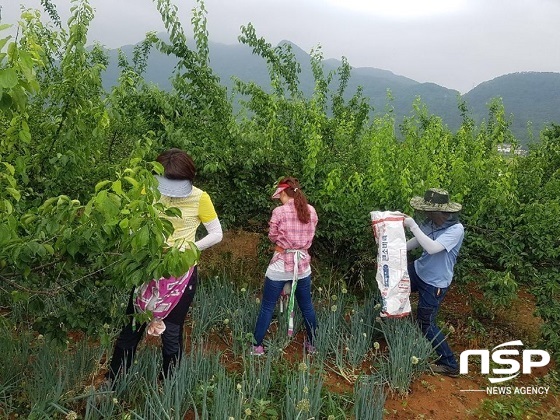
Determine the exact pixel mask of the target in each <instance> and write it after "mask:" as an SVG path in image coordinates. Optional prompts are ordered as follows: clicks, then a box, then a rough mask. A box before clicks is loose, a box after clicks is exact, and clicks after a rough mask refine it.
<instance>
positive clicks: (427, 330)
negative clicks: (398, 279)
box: [408, 263, 459, 369]
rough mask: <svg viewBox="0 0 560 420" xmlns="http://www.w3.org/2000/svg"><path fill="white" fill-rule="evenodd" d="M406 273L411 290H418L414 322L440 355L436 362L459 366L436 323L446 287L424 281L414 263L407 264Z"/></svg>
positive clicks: (454, 366) (455, 367) (454, 367)
mask: <svg viewBox="0 0 560 420" xmlns="http://www.w3.org/2000/svg"><path fill="white" fill-rule="evenodd" d="M408 275H409V277H410V287H411V291H412V292H418V297H419V300H418V311H417V315H416V322H418V325H419V326H420V329H421V330H422V333H424V336H425V337H426V338H427V339H428V340H429V341H430V342H431V343H432V346H433V347H434V349H435V351H436V353H437V354H438V355H439V356H440V357H439V360H438V361H437V363H438V364H442V365H447V366H449V367H451V368H453V369H457V368H459V365H458V364H457V360H456V359H455V356H454V355H453V351H452V350H451V347H449V344H447V340H446V339H445V335H443V333H442V332H441V330H440V329H439V328H438V326H437V325H436V317H437V313H438V310H439V306H440V305H441V302H442V301H443V298H444V297H445V294H446V293H447V290H448V289H449V288H448V287H445V288H439V287H435V286H431V285H429V284H428V283H426V282H424V281H423V280H422V279H421V278H420V277H418V274H417V273H416V270H415V269H414V263H411V264H409V265H408Z"/></svg>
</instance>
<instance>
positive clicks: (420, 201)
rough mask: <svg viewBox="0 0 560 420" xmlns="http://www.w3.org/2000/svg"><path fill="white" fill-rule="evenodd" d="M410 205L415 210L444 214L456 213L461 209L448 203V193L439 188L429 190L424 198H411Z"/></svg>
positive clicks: (455, 204) (450, 202) (456, 204)
mask: <svg viewBox="0 0 560 420" xmlns="http://www.w3.org/2000/svg"><path fill="white" fill-rule="evenodd" d="M410 205H411V206H412V208H414V209H415V210H421V211H443V212H445V213H456V212H458V211H461V209H462V208H463V206H462V205H461V204H459V203H454V202H452V201H449V193H448V192H447V191H446V190H442V189H441V188H430V189H428V190H427V191H426V193H425V194H424V197H413V198H412V199H411V200H410Z"/></svg>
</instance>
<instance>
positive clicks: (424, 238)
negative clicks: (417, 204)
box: [404, 217, 445, 255]
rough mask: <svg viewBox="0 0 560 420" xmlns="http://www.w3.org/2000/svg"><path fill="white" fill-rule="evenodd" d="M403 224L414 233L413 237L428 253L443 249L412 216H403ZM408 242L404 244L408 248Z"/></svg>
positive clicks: (435, 252)
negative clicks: (423, 230)
mask: <svg viewBox="0 0 560 420" xmlns="http://www.w3.org/2000/svg"><path fill="white" fill-rule="evenodd" d="M404 226H405V227H407V228H409V229H410V231H411V232H412V234H413V235H414V238H413V239H416V241H417V242H418V244H419V245H420V246H421V247H422V248H424V251H426V252H427V253H428V254H430V255H432V254H437V253H438V252H441V251H443V250H444V249H445V247H444V246H443V244H441V243H439V242H438V241H435V240H433V239H432V238H430V237H429V236H428V235H426V234H425V233H424V232H422V230H421V229H420V226H418V224H417V223H416V221H415V220H414V219H413V218H412V217H405V219H404ZM411 240H412V239H411ZM408 246H409V245H408V242H407V244H406V249H407V250H408V249H409V248H408Z"/></svg>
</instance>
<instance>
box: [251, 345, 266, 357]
mask: <svg viewBox="0 0 560 420" xmlns="http://www.w3.org/2000/svg"><path fill="white" fill-rule="evenodd" d="M250 353H251V356H262V355H263V354H264V347H263V346H253V347H252V348H251V352H250Z"/></svg>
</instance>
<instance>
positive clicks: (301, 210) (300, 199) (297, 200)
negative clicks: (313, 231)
mask: <svg viewBox="0 0 560 420" xmlns="http://www.w3.org/2000/svg"><path fill="white" fill-rule="evenodd" d="M278 184H288V185H289V187H288V188H286V189H285V190H284V191H285V192H286V194H288V197H290V198H293V199H294V205H295V207H296V211H297V216H298V219H299V221H300V222H301V223H309V221H310V220H311V215H310V214H309V207H307V198H306V197H305V194H304V193H303V191H301V187H300V185H299V181H298V180H297V179H296V178H293V177H291V176H287V177H285V178H282V179H281V180H280V182H279V183H278Z"/></svg>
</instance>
